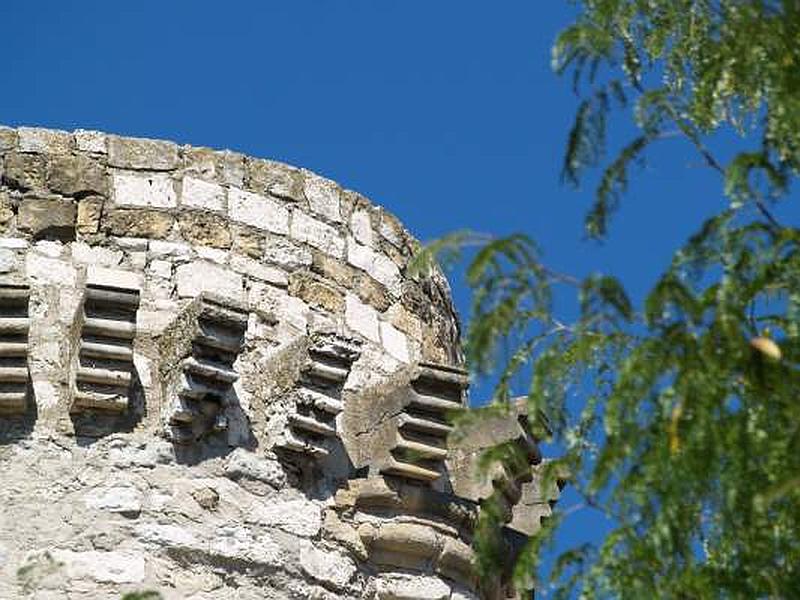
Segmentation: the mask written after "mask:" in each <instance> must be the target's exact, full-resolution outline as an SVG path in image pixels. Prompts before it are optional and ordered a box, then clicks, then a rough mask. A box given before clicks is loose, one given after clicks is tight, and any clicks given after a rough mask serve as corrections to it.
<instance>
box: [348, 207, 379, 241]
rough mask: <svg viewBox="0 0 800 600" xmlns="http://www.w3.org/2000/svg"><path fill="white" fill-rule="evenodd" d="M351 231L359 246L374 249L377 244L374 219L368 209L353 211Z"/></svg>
mask: <svg viewBox="0 0 800 600" xmlns="http://www.w3.org/2000/svg"><path fill="white" fill-rule="evenodd" d="M350 231H351V232H352V233H353V237H354V238H355V239H356V241H357V242H358V243H359V244H363V245H364V246H367V247H369V248H372V247H373V245H374V243H375V234H374V232H373V231H372V217H371V216H370V213H369V211H368V210H366V209H360V210H356V211H353V215H352V216H351V217H350Z"/></svg>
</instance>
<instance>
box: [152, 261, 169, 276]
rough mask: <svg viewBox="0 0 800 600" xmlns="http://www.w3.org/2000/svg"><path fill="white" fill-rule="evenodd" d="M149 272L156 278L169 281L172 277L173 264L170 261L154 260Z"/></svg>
mask: <svg viewBox="0 0 800 600" xmlns="http://www.w3.org/2000/svg"><path fill="white" fill-rule="evenodd" d="M147 271H148V273H150V274H151V275H153V276H155V277H159V278H161V279H169V278H170V277H172V263H171V262H169V261H168V260H152V261H150V265H149V266H148V267H147Z"/></svg>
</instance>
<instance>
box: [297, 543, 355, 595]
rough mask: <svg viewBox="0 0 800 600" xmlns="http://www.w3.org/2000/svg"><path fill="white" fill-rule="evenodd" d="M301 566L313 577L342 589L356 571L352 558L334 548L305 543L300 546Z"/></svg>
mask: <svg viewBox="0 0 800 600" xmlns="http://www.w3.org/2000/svg"><path fill="white" fill-rule="evenodd" d="M300 567H301V568H302V569H303V571H305V572H306V573H307V574H308V575H309V576H310V577H311V578H312V579H315V580H317V581H319V582H321V583H324V584H327V585H329V586H330V587H333V588H334V589H336V590H341V589H342V588H344V587H345V586H346V585H347V583H348V582H349V581H350V580H351V579H352V577H353V575H355V573H356V566H355V564H354V563H353V561H352V560H350V558H348V557H347V556H345V555H344V554H341V553H340V552H336V551H333V550H323V549H318V548H315V547H314V546H312V545H311V544H309V543H305V544H303V545H302V546H301V547H300Z"/></svg>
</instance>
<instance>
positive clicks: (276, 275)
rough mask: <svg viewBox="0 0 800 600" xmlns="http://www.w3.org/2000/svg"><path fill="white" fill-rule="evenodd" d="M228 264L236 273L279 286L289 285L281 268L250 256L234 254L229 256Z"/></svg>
mask: <svg viewBox="0 0 800 600" xmlns="http://www.w3.org/2000/svg"><path fill="white" fill-rule="evenodd" d="M230 266H231V268H232V269H233V270H234V271H236V272H237V273H241V274H243V275H247V276H248V277H250V278H252V279H259V280H261V281H266V282H268V283H271V284H272V285H276V286H279V287H286V286H287V285H289V280H288V277H287V275H286V273H284V272H283V271H282V270H280V269H276V268H275V267H272V266H270V265H265V264H264V263H262V262H260V261H257V260H253V259H252V258H247V257H245V256H239V255H237V254H235V255H233V256H231V261H230Z"/></svg>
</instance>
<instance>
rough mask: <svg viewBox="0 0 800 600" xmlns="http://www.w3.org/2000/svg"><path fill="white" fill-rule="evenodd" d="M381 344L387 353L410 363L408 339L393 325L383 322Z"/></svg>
mask: <svg viewBox="0 0 800 600" xmlns="http://www.w3.org/2000/svg"><path fill="white" fill-rule="evenodd" d="M380 327H381V342H383V347H384V348H386V351H387V352H388V353H389V354H391V355H392V356H393V357H394V358H396V359H397V360H399V361H400V362H403V363H408V362H410V360H411V358H410V355H409V351H408V338H406V336H405V335H403V334H402V333H401V332H400V331H399V330H398V329H397V328H396V327H395V326H394V325H392V324H391V323H385V322H381V326H380Z"/></svg>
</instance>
